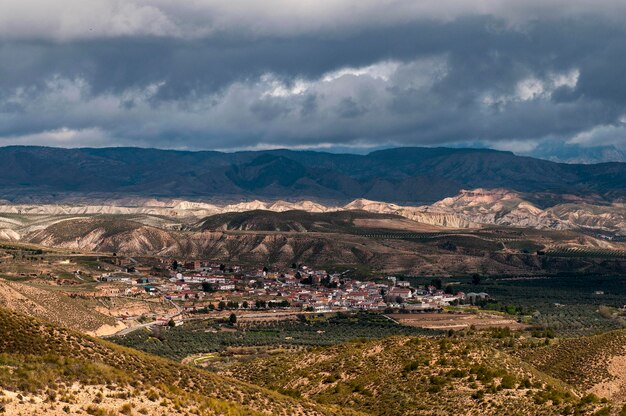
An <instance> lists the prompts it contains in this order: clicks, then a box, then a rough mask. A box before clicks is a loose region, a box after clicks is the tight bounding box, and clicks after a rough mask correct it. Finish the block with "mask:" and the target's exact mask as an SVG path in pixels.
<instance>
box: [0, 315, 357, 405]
mask: <svg viewBox="0 0 626 416" xmlns="http://www.w3.org/2000/svg"><path fill="white" fill-rule="evenodd" d="M0 355H1V357H0V365H2V367H3V369H4V370H5V371H0V385H1V386H2V394H3V397H2V406H3V407H2V408H3V409H4V411H5V412H6V413H8V414H18V413H21V414H30V415H37V414H39V415H63V414H67V413H70V414H78V413H79V412H80V413H88V414H97V415H108V414H119V413H122V414H131V413H133V414H135V412H138V413H141V414H149V415H162V414H164V413H165V414H189V413H193V414H198V415H223V414H229V415H266V414H271V415H285V416H287V415H302V416H304V415H358V414H359V413H358V412H355V411H351V410H343V409H340V408H338V407H333V406H328V405H321V404H317V403H313V402H310V401H307V400H304V399H294V398H290V397H287V396H284V395H281V394H278V393H275V392H272V391H269V390H266V389H264V388H262V387H256V386H253V385H251V384H248V383H243V382H240V381H236V380H234V379H232V378H229V377H225V376H218V375H215V374H211V373H208V372H205V371H202V370H197V369H194V368H191V367H188V366H184V365H181V364H178V363H176V362H174V361H170V360H166V359H163V358H158V357H154V356H150V355H148V354H145V353H141V352H139V351H135V350H132V349H129V348H124V347H120V346H117V345H114V344H111V343H108V342H105V341H101V340H98V339H95V338H90V337H87V336H83V335H80V334H79V333H77V332H73V331H71V330H67V329H64V328H62V327H59V326H55V325H53V324H49V323H47V322H45V321H42V320H38V319H34V318H29V317H26V316H24V315H20V314H17V313H14V312H9V311H7V310H5V309H0Z"/></svg>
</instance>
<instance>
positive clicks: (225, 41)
mask: <svg viewBox="0 0 626 416" xmlns="http://www.w3.org/2000/svg"><path fill="white" fill-rule="evenodd" d="M545 3H546V2H545V1H535V0H529V1H525V2H519V1H513V0H503V1H502V0H501V1H495V0H492V1H490V0H485V1H477V2H467V1H460V0H441V1H438V2H421V1H414V0H411V1H408V0H406V1H405V0H394V1H391V0H389V1H383V2H381V1H373V0H362V1H358V2H357V1H354V0H334V1H329V0H318V1H308V0H302V1H298V2H292V1H287V0H269V1H267V2H257V1H254V2H253V1H249V2H248V1H245V2H223V1H222V2H218V1H208V0H186V1H184V2H170V1H165V0H152V1H148V0H124V1H122V0H96V1H92V2H84V1H78V0H60V1H56V2H49V1H44V0H38V1H37V0H27V1H24V0H21V1H16V0H5V1H3V2H2V3H0V145H4V144H46V145H54V146H108V145H132V146H148V147H166V148H190V149H225V150H229V149H256V148H268V147H292V148H333V147H341V148H351V147H352V148H367V147H379V146H385V145H449V144H458V143H470V142H471V143H482V144H484V145H486V146H490V147H495V148H501V149H515V150H518V149H526V150H528V149H531V148H533V147H534V146H536V145H537V144H538V143H540V142H541V141H546V140H550V141H551V142H554V141H555V140H557V141H559V140H560V141H562V142H571V143H577V144H582V145H598V144H603V143H606V144H613V145H616V146H622V147H624V146H626V139H624V134H623V133H624V130H625V129H626V108H625V103H626V78H625V77H623V74H624V73H625V70H626V58H624V56H626V28H625V27H624V25H623V23H622V22H623V21H624V20H623V19H624V18H626V4H624V2H623V1H598V2H593V4H591V2H588V1H575V0H574V1H572V0H570V1H565V0H553V1H551V2H550V4H545Z"/></svg>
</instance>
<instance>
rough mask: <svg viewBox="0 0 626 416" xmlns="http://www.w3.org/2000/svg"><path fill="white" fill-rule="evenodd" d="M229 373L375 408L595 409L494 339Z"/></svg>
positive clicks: (325, 354)
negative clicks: (496, 345)
mask: <svg viewBox="0 0 626 416" xmlns="http://www.w3.org/2000/svg"><path fill="white" fill-rule="evenodd" d="M226 374H228V375H234V376H236V377H238V378H241V379H242V380H246V381H249V382H252V383H257V384H260V385H263V386H266V387H269V388H272V389H275V390H277V391H280V392H285V393H289V394H290V395H292V396H296V397H304V398H308V399H313V400H315V401H317V402H319V403H326V404H334V405H339V406H342V407H350V408H353V409H357V410H360V411H363V412H367V413H368V414H372V415H389V416H391V415H398V414H403V415H450V414H459V415H475V414H481V415H496V414H507V415H557V414H569V413H572V412H573V411H574V409H576V411H577V412H578V413H577V414H592V413H593V412H594V411H595V410H597V407H596V406H595V405H586V404H584V403H582V402H580V401H579V400H578V398H576V397H575V394H574V392H573V391H572V390H571V389H570V388H569V387H567V386H566V385H564V384H562V383H560V382H559V381H557V380H555V379H552V378H550V377H549V376H546V375H545V374H542V373H541V372H538V371H536V370H534V369H532V368H531V367H528V366H525V365H524V364H523V363H521V362H520V361H519V360H517V359H514V358H512V357H510V356H508V355H506V354H505V353H502V352H499V351H496V350H493V349H491V347H489V345H488V344H487V343H484V342H481V341H478V342H476V340H473V341H471V340H463V339H439V340H437V339H429V338H420V339H417V338H409V337H392V338H387V339H383V340H377V341H364V342H352V343H348V344H342V345H338V346H334V347H326V348H318V349H315V350H312V351H306V352H303V353H300V354H296V355H294V354H291V355H289V354H285V355H278V356H275V357H269V358H261V359H257V360H255V361H252V362H244V363H242V364H240V365H237V366H234V367H231V368H229V370H228V371H226Z"/></svg>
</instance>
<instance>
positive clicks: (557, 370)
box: [522, 331, 626, 403]
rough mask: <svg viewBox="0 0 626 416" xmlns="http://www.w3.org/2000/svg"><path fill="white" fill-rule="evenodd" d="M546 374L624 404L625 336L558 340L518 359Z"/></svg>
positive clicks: (618, 332)
mask: <svg viewBox="0 0 626 416" xmlns="http://www.w3.org/2000/svg"><path fill="white" fill-rule="evenodd" d="M522 356H523V358H524V359H525V360H527V361H528V362H530V363H532V364H533V365H535V366H536V367H537V368H539V369H541V370H543V371H545V372H546V373H548V374H551V375H553V376H554V377H558V378H560V379H562V380H565V381H566V382H568V383H570V384H571V385H573V386H576V387H578V388H580V389H581V390H586V391H589V392H592V393H595V394H597V395H599V396H603V397H607V398H608V399H611V400H614V401H619V402H622V403H625V402H626V332H624V331H614V332H608V333H604V334H600V335H595V336H591V337H584V338H571V339H562V340H560V341H559V343H558V344H557V345H556V346H551V347H550V348H541V349H539V350H536V351H532V352H530V353H526V354H523V355H522Z"/></svg>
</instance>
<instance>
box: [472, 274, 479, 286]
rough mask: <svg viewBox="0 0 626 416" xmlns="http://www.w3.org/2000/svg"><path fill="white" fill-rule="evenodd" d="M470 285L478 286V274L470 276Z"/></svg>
mask: <svg viewBox="0 0 626 416" xmlns="http://www.w3.org/2000/svg"><path fill="white" fill-rule="evenodd" d="M472 284H474V285H479V284H480V275H479V274H478V273H474V274H473V275H472Z"/></svg>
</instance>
